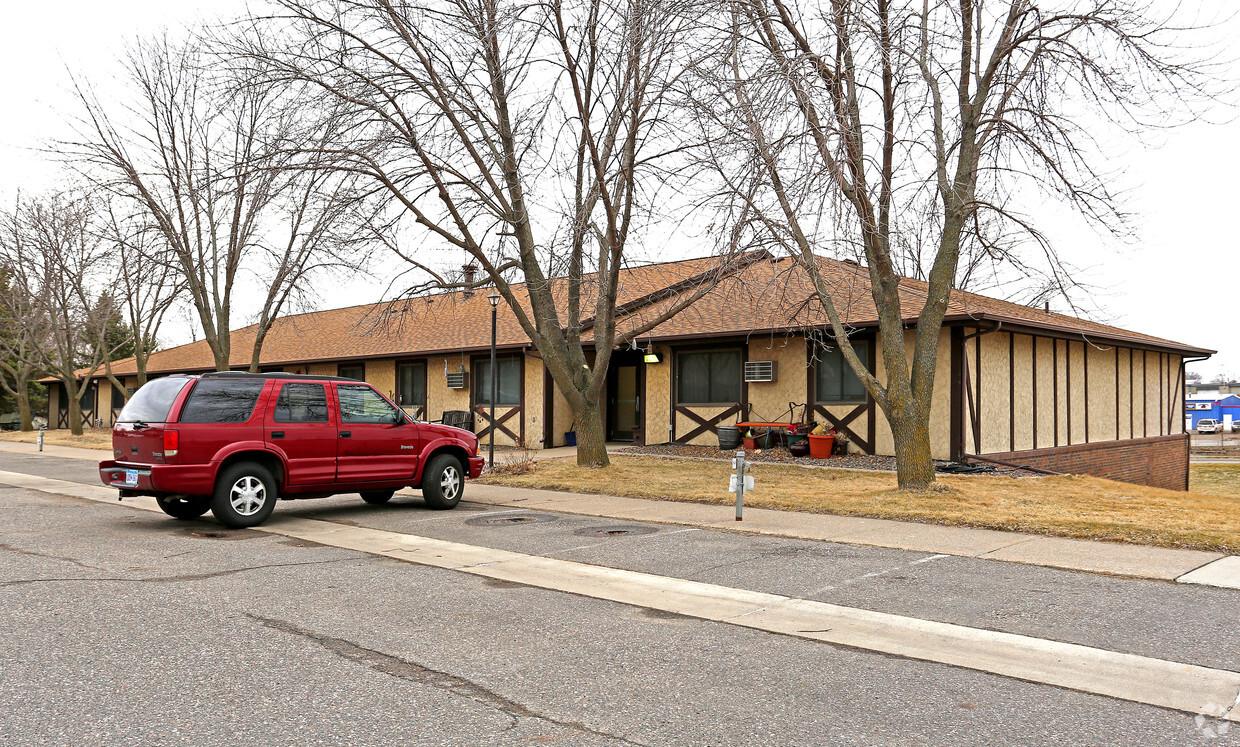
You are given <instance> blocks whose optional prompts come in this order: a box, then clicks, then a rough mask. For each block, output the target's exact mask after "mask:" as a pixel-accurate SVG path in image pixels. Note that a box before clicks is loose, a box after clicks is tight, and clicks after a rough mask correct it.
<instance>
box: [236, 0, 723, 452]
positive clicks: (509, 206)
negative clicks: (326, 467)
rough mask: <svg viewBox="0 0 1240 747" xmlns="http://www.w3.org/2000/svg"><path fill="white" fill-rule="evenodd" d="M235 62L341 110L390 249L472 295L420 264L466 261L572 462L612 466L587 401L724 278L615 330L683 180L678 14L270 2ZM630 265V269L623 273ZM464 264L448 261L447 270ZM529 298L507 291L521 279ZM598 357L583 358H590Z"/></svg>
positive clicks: (442, 3) (377, 0) (473, 0)
mask: <svg viewBox="0 0 1240 747" xmlns="http://www.w3.org/2000/svg"><path fill="white" fill-rule="evenodd" d="M274 5H275V8H276V10H275V11H274V12H273V14H272V15H271V16H270V17H266V18H256V19H253V24H254V32H255V33H253V34H252V35H251V41H250V42H249V44H248V47H247V49H246V50H245V52H246V53H247V54H248V55H249V57H250V58H251V59H254V60H258V61H261V64H262V65H264V66H267V67H269V68H270V69H272V70H274V71H276V72H277V73H278V74H279V75H281V76H283V77H284V78H285V79H289V80H299V81H305V82H309V83H311V84H314V85H316V86H318V88H319V90H320V91H321V93H322V96H323V97H324V98H326V99H328V100H330V101H331V102H333V103H335V104H338V105H340V106H344V107H347V108H348V110H349V111H350V115H351V118H352V120H353V122H354V126H353V127H352V128H351V129H350V130H349V135H350V140H348V141H342V142H338V143H337V145H336V147H335V149H334V150H333V151H332V152H331V154H330V155H331V156H332V157H333V158H339V159H344V160H346V161H347V166H345V168H348V169H349V170H351V171H352V172H354V173H357V174H361V175H364V176H365V177H367V178H368V179H370V180H372V182H373V183H374V184H376V185H377V187H378V188H380V189H382V190H384V191H385V192H386V194H387V195H388V196H389V198H390V199H391V201H392V203H393V205H394V206H395V207H396V209H397V210H398V211H400V212H403V213H404V215H405V216H406V217H408V218H409V219H411V221H412V222H413V223H414V224H415V225H416V226H417V229H418V230H419V231H420V232H421V233H422V236H423V237H424V241H423V242H422V244H423V245H422V246H421V247H420V248H419V249H418V250H417V251H408V250H403V251H402V250H400V249H399V248H398V247H393V248H394V249H396V250H397V251H398V253H399V256H400V257H401V258H402V259H403V260H404V261H405V262H406V263H407V266H408V267H409V268H411V269H412V270H414V271H416V272H417V273H418V274H419V277H421V278H429V280H426V281H425V282H420V283H418V284H416V285H414V286H412V287H411V288H409V289H408V291H407V295H411V294H416V293H418V292H420V291H423V290H427V289H431V288H439V289H453V288H466V287H470V286H471V284H470V283H467V282H466V281H464V280H463V279H462V278H461V277H460V276H456V275H452V274H449V273H445V272H442V271H440V270H438V269H437V268H436V266H435V264H434V263H433V262H431V261H430V259H429V258H428V254H429V252H428V248H433V249H444V250H447V251H450V252H454V253H457V256H458V257H460V258H462V259H464V260H466V261H469V262H471V263H474V264H476V265H477V266H478V267H479V268H480V269H481V270H482V273H481V275H480V279H479V280H477V281H475V282H474V283H472V286H473V287H482V286H492V285H493V286H494V287H495V289H496V290H497V291H498V292H499V294H500V295H501V296H502V297H503V299H504V301H505V303H506V305H507V307H508V308H509V309H510V310H511V312H512V314H513V315H514V316H515V317H516V319H517V321H518V322H519V323H520V325H521V328H522V330H523V331H524V332H525V334H526V335H528V336H529V339H530V340H532V341H533V343H534V345H535V346H536V347H537V349H538V350H539V352H540V354H541V355H542V358H543V361H544V363H545V365H546V367H547V370H548V371H549V372H550V374H551V376H552V378H553V379H554V381H555V383H556V386H557V387H558V388H559V390H560V391H561V392H562V393H563V395H564V397H565V398H566V400H567V401H568V405H569V407H570V408H571V410H572V412H573V416H574V418H575V419H576V424H577V438H578V450H577V459H578V463H579V464H582V465H593V466H602V465H606V464H607V463H608V459H607V453H606V450H605V448H604V445H603V442H604V427H603V417H602V413H601V412H600V408H599V396H600V393H601V392H602V389H603V387H604V385H605V382H606V379H607V370H608V366H609V363H610V359H611V354H612V350H613V349H614V348H615V347H617V346H619V345H622V344H625V343H628V342H629V341H632V340H634V339H635V338H637V337H638V336H639V335H641V334H643V333H645V332H647V331H649V330H650V329H652V328H653V327H655V326H657V325H658V324H660V323H661V322H663V321H664V320H666V319H668V318H670V317H671V316H673V315H675V314H676V313H678V312H679V311H680V310H681V309H683V308H685V307H686V306H687V305H689V304H691V303H693V302H694V301H696V300H697V299H698V298H700V297H701V295H703V294H704V293H705V292H706V291H707V290H708V289H709V287H710V286H711V284H712V282H713V280H715V279H717V278H718V277H720V276H721V275H722V274H724V273H726V272H728V271H729V268H730V266H732V265H734V262H733V261H731V260H730V259H723V260H721V261H720V262H719V264H718V266H717V267H716V268H714V269H713V270H712V271H710V272H708V273H705V274H704V275H702V276H701V277H699V278H697V279H696V280H697V282H695V283H691V284H687V285H681V286H677V287H675V288H673V289H671V290H669V291H668V292H667V293H666V297H665V298H664V299H662V300H663V302H664V305H663V306H661V307H659V312H660V313H658V314H651V315H647V316H645V317H644V318H643V319H641V320H640V321H636V320H633V319H625V320H620V319H618V317H619V316H620V315H621V314H622V312H623V308H622V305H621V304H618V303H617V299H618V297H619V292H620V288H619V286H620V277H621V271H622V269H623V268H624V267H625V265H626V261H629V262H631V261H632V260H631V256H632V249H633V247H634V246H635V245H637V244H639V243H640V242H641V241H642V240H643V239H645V238H646V237H650V236H656V235H657V232H656V231H655V226H657V225H660V219H661V217H662V216H661V213H660V211H659V210H658V209H657V208H658V206H660V204H661V203H667V202H669V201H674V200H675V198H676V190H677V187H678V185H679V184H680V183H681V182H682V181H683V175H682V174H681V173H680V169H681V167H682V166H683V164H684V161H683V158H682V156H681V151H682V148H683V144H684V143H683V140H682V136H683V129H682V128H680V127H678V125H677V122H676V121H675V116H674V114H675V112H674V107H673V106H672V105H671V99H670V97H669V95H670V93H671V92H672V91H673V90H674V86H675V83H676V81H677V79H678V78H679V76H680V75H681V74H682V73H683V71H684V69H685V68H684V59H682V57H681V55H680V48H679V47H678V41H679V39H680V37H681V36H682V35H684V34H686V33H690V30H691V28H692V26H693V24H694V23H695V21H694V19H693V15H692V13H693V12H695V11H694V6H693V4H692V3H689V2H681V1H680V0H575V1H574V0H569V1H567V2H566V1H565V0H552V1H550V2H544V3H530V4H510V3H505V2H501V1H500V0H416V1H415V2H402V3H390V2H386V1H385V0H361V1H360V2H353V1H349V2H346V1H345V0H323V1H322V2H318V1H315V0H308V1H305V2H303V1H302V0H277V1H276V2H275V3H274ZM626 257H628V258H629V259H627V260H626ZM456 264H460V262H458V263H456ZM518 281H519V282H521V283H523V284H524V286H523V288H521V289H517V288H515V287H514V285H515V283H516V282H518ZM591 345H592V346H593V349H594V357H593V359H592V360H591V358H590V357H589V356H588V348H589V347H590V346H591Z"/></svg>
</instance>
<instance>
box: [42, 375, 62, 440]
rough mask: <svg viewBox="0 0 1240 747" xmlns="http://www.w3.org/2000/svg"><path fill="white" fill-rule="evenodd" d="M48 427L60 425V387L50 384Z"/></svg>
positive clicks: (51, 428)
mask: <svg viewBox="0 0 1240 747" xmlns="http://www.w3.org/2000/svg"><path fill="white" fill-rule="evenodd" d="M43 414H44V415H46V416H47V429H48V430H53V429H55V428H59V427H60V387H58V386H56V385H55V384H49V385H48V387H47V412H45V413H43Z"/></svg>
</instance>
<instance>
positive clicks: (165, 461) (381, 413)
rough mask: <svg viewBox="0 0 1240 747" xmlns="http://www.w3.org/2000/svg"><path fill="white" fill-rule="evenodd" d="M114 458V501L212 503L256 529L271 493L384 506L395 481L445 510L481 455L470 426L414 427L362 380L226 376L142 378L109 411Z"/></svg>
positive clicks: (179, 506)
mask: <svg viewBox="0 0 1240 747" xmlns="http://www.w3.org/2000/svg"><path fill="white" fill-rule="evenodd" d="M112 454H113V455H114V457H115V459H110V460H108V461H104V462H100V463H99V477H100V478H101V479H102V480H103V483H104V484H105V485H110V486H112V487H115V488H120V491H121V497H122V498H124V497H127V496H137V495H150V496H154V497H155V500H156V501H158V503H159V507H160V508H162V509H163V510H164V512H165V513H167V514H168V515H169V516H174V517H176V518H178V519H194V518H197V517H199V516H202V515H203V514H204V513H206V511H207V509H208V508H209V509H211V513H213V514H215V518H217V519H219V520H220V522H221V523H223V524H225V525H226V526H230V527H252V526H256V525H258V524H261V523H262V522H263V521H264V520H266V518H267V517H268V516H270V515H271V511H272V509H273V508H275V504H276V499H277V498H285V499H288V498H322V497H326V496H329V495H335V494H338V493H360V494H361V496H362V500H364V501H366V502H367V503H385V502H387V501H388V500H390V499H391V498H392V494H393V493H395V492H396V490H398V489H399V488H404V487H414V488H421V490H422V497H423V498H424V499H425V500H426V505H427V506H429V507H431V508H436V509H447V508H452V507H453V506H455V505H456V504H457V503H459V502H460V500H461V494H462V492H463V491H464V488H465V478H466V477H467V476H468V477H470V478H474V477H477V476H478V475H479V474H481V472H482V465H483V461H484V460H483V459H482V458H481V457H479V456H478V438H477V436H475V435H474V434H473V433H470V432H469V431H466V430H461V429H460V428H453V427H451V426H447V425H437V424H433V423H415V422H414V421H413V420H412V419H410V417H409V416H408V415H406V414H405V411H404V410H402V409H400V408H399V407H397V406H396V405H394V404H392V403H391V401H389V400H388V399H387V398H386V397H384V396H383V395H382V394H380V393H379V392H377V391H376V390H375V389H374V388H373V387H371V386H370V385H369V384H366V383H363V382H361V381H356V380H354V379H344V378H339V377H335V376H300V375H294V374H283V373H272V374H250V373H234V372H220V373H209V374H203V375H201V376H180V375H178V376H169V377H167V378H162V379H156V380H154V381H151V382H149V383H147V384H146V386H144V387H142V388H141V389H139V390H138V391H137V393H135V394H134V396H133V398H132V399H130V400H129V402H128V403H127V404H126V405H125V408H124V409H123V410H121V414H120V416H119V417H118V418H117V423H116V426H115V427H114V428H113V429H112Z"/></svg>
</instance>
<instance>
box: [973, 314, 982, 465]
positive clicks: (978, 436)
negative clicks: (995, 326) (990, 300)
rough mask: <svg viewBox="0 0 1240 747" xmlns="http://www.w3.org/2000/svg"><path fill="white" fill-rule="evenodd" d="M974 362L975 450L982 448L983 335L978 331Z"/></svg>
mask: <svg viewBox="0 0 1240 747" xmlns="http://www.w3.org/2000/svg"><path fill="white" fill-rule="evenodd" d="M973 350H974V362H975V363H976V364H977V373H976V374H974V377H975V378H976V382H975V383H974V385H973V386H974V388H976V389H977V396H976V397H975V399H976V400H977V410H975V411H974V413H973V450H974V451H981V450H982V335H981V332H978V334H977V336H976V337H974V338H973Z"/></svg>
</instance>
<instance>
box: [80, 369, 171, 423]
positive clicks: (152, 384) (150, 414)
mask: <svg viewBox="0 0 1240 747" xmlns="http://www.w3.org/2000/svg"><path fill="white" fill-rule="evenodd" d="M189 382H190V380H189V379H185V378H180V377H176V378H167V379H155V380H154V381H148V382H146V384H145V385H144V386H143V387H142V388H140V389H138V391H136V392H134V395H133V396H132V397H130V398H129V402H127V403H126V404H125V406H124V407H123V408H122V409H121V414H120V415H118V416H117V417H116V422H118V423H137V422H139V421H141V422H143V423H163V422H165V421H166V420H168V411H169V410H171V409H172V403H173V402H175V401H176V398H177V395H178V394H180V393H181V390H182V389H184V388H185V385H186V384H188V383H189ZM61 401H62V402H63V401H64V400H63V399H62V400H61Z"/></svg>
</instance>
